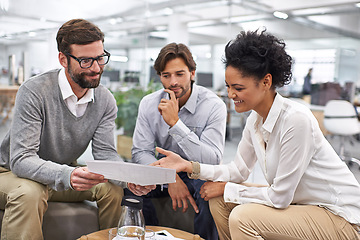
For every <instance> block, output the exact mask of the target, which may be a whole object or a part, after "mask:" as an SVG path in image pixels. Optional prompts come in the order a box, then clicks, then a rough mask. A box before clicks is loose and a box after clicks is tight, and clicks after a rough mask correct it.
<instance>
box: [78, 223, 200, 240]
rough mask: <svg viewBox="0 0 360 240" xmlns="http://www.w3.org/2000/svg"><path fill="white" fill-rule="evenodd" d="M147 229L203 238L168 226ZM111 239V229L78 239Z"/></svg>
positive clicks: (190, 239) (192, 239) (186, 239)
mask: <svg viewBox="0 0 360 240" xmlns="http://www.w3.org/2000/svg"><path fill="white" fill-rule="evenodd" d="M146 229H151V230H153V231H154V232H157V231H161V230H166V231H168V232H169V233H170V234H171V235H173V236H174V237H176V238H181V239H184V240H201V239H202V238H200V236H199V235H197V234H196V235H194V234H192V233H188V232H185V231H181V230H178V229H174V228H168V227H159V226H146ZM108 239H109V229H105V230H101V231H98V232H94V233H90V234H88V235H86V236H85V235H84V236H81V237H80V238H79V239H78V240H108Z"/></svg>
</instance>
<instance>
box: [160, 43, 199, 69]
mask: <svg viewBox="0 0 360 240" xmlns="http://www.w3.org/2000/svg"><path fill="white" fill-rule="evenodd" d="M175 58H182V59H183V60H184V62H185V64H186V66H187V67H188V68H189V71H190V72H191V71H195V70H196V63H195V61H194V59H193V57H192V54H191V52H190V50H189V48H188V47H187V46H186V45H185V44H182V43H179V44H177V43H169V44H168V45H166V46H165V47H163V48H162V49H161V50H160V53H159V55H158V57H157V58H156V60H155V64H154V68H155V71H156V72H157V74H158V75H160V74H161V72H162V71H164V69H165V66H166V64H167V62H169V61H170V60H173V59H175Z"/></svg>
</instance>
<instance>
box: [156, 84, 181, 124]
mask: <svg viewBox="0 0 360 240" xmlns="http://www.w3.org/2000/svg"><path fill="white" fill-rule="evenodd" d="M164 91H165V92H167V93H169V94H170V99H165V98H163V99H161V101H160V104H159V106H158V110H159V112H160V114H161V115H162V117H163V119H164V121H165V122H166V123H167V124H168V125H169V126H170V127H172V126H174V125H175V124H176V123H177V121H178V120H179V116H178V114H179V100H178V99H177V98H176V96H175V93H174V92H173V91H171V90H169V89H165V90H164Z"/></svg>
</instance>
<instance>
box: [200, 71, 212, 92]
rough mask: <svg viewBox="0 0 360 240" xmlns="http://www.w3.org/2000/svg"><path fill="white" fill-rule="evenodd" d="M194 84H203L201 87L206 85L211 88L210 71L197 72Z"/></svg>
mask: <svg viewBox="0 0 360 240" xmlns="http://www.w3.org/2000/svg"><path fill="white" fill-rule="evenodd" d="M196 76H197V77H196V84H197V85H200V86H203V87H207V88H212V87H213V74H212V73H204V72H198V73H197V74H196Z"/></svg>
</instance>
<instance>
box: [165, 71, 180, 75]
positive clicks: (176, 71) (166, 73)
mask: <svg viewBox="0 0 360 240" xmlns="http://www.w3.org/2000/svg"><path fill="white" fill-rule="evenodd" d="M175 73H185V70H179V71H176V72H175ZM163 74H170V72H162V73H161V75H163Z"/></svg>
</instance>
